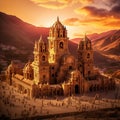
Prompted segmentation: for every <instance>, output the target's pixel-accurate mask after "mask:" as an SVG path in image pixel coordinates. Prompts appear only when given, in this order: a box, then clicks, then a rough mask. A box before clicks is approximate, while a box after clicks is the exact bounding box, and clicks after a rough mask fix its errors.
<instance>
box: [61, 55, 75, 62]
mask: <svg viewBox="0 0 120 120" xmlns="http://www.w3.org/2000/svg"><path fill="white" fill-rule="evenodd" d="M61 62H62V63H63V64H65V63H66V64H72V63H75V58H74V56H73V55H71V54H65V55H63V56H62V57H61Z"/></svg>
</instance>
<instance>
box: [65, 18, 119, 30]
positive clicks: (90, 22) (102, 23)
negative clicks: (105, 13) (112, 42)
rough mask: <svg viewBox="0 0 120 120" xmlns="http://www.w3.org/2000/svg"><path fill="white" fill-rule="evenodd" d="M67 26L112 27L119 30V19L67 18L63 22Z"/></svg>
mask: <svg viewBox="0 0 120 120" xmlns="http://www.w3.org/2000/svg"><path fill="white" fill-rule="evenodd" d="M63 23H64V24H65V25H67V26H86V27H88V26H91V27H100V28H101V27H106V28H107V27H114V28H119V26H120V22H119V19H116V18H114V17H113V16H112V17H110V18H101V19H99V18H89V19H82V20H81V19H78V18H69V19H66V20H64V21H63Z"/></svg>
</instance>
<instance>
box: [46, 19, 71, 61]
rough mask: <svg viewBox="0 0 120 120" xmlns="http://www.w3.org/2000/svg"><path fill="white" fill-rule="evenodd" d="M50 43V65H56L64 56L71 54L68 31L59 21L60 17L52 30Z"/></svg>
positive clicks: (49, 38)
mask: <svg viewBox="0 0 120 120" xmlns="http://www.w3.org/2000/svg"><path fill="white" fill-rule="evenodd" d="M48 41H49V48H48V49H49V52H50V54H49V63H56V62H57V61H59V59H60V57H61V56H62V55H63V54H68V53H69V50H68V37H67V30H66V27H64V26H63V25H62V24H61V22H60V21H59V17H57V21H56V22H55V23H54V24H53V25H52V27H51V28H50V31H49V37H48Z"/></svg>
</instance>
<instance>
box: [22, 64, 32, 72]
mask: <svg viewBox="0 0 120 120" xmlns="http://www.w3.org/2000/svg"><path fill="white" fill-rule="evenodd" d="M23 71H24V72H27V73H29V72H32V71H33V68H32V66H31V62H28V63H27V64H26V65H25V67H24V69H23Z"/></svg>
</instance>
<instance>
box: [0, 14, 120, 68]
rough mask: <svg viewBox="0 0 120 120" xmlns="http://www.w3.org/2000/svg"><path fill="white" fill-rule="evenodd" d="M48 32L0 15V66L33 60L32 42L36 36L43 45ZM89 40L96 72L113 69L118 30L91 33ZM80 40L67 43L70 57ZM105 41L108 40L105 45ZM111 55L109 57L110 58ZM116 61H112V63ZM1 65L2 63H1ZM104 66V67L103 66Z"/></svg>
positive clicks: (118, 38)
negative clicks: (13, 60) (42, 41)
mask: <svg viewBox="0 0 120 120" xmlns="http://www.w3.org/2000/svg"><path fill="white" fill-rule="evenodd" d="M48 32H49V28H45V27H36V26H34V25H31V24H29V23H26V22H24V21H22V20H21V19H19V18H17V17H16V16H11V15H7V14H4V13H1V12H0V64H1V65H2V64H3V63H4V62H5V61H6V64H5V65H2V67H4V66H7V65H8V64H9V63H10V61H11V60H12V59H17V60H19V59H20V60H21V61H22V62H26V61H28V59H33V54H32V53H33V48H34V42H35V40H38V39H39V37H40V35H42V36H43V39H44V40H45V41H47V37H48ZM87 36H88V38H90V39H91V41H92V44H93V48H94V60H95V66H98V67H99V68H102V69H103V68H104V67H105V68H106V67H107V68H110V67H112V66H113V67H114V68H115V69H118V68H116V64H117V65H118V67H119V66H120V64H119V63H118V62H119V60H120V59H119V57H120V56H119V49H120V48H119V47H120V46H119V44H118V43H119V41H120V30H111V31H107V32H103V33H100V34H97V33H94V34H90V35H87ZM81 39H82V38H75V39H71V40H69V49H70V52H71V53H72V54H73V55H75V56H76V55H77V54H76V52H75V51H76V49H77V44H78V43H79V41H80V40H81ZM108 40H110V41H109V42H108ZM111 55H113V56H111ZM115 57H116V59H115ZM1 61H2V62H1ZM106 62H107V64H106ZM114 65H115V66H114Z"/></svg>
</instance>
